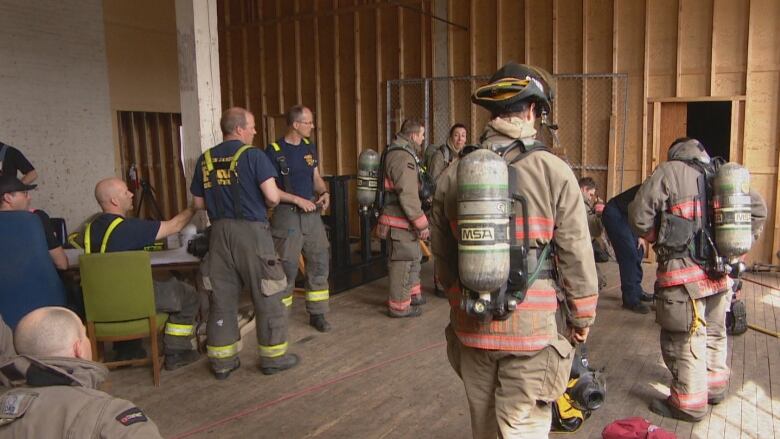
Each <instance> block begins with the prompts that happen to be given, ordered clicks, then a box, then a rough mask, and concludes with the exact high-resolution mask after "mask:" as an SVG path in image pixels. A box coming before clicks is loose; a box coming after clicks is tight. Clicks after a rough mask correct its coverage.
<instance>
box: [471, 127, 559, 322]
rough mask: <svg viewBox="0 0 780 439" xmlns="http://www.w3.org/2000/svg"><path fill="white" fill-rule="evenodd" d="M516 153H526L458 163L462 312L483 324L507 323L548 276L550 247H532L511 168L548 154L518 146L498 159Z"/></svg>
mask: <svg viewBox="0 0 780 439" xmlns="http://www.w3.org/2000/svg"><path fill="white" fill-rule="evenodd" d="M521 145H522V146H521ZM520 147H522V148H525V150H524V151H523V152H522V153H520V154H519V155H518V156H517V157H516V158H514V159H513V160H512V161H511V162H510V163H507V162H506V161H505V159H504V158H503V157H502V156H499V155H498V154H497V153H495V152H493V151H491V150H489V149H479V150H476V151H474V152H472V153H470V154H467V155H465V156H464V157H463V158H462V159H461V160H460V161H459V163H458V180H457V185H458V271H459V276H460V282H461V286H462V287H463V298H462V300H461V307H462V308H463V309H464V310H465V311H466V313H468V314H469V315H471V316H473V317H476V318H478V319H479V320H481V321H484V322H488V321H490V320H493V319H495V320H505V319H507V318H509V315H510V313H511V312H513V311H514V310H515V309H516V308H517V306H518V305H519V304H520V303H522V302H523V300H524V299H525V295H526V292H527V291H528V288H529V286H530V285H532V284H533V283H534V281H535V280H536V279H541V278H550V277H552V276H553V269H552V268H551V267H552V265H551V260H552V257H551V256H552V251H553V244H552V243H548V244H546V245H545V246H544V247H542V248H541V249H536V248H532V247H531V243H530V225H529V222H528V202H527V200H526V198H525V197H524V196H522V195H520V194H518V193H517V188H515V187H514V184H515V182H516V181H517V178H514V172H515V170H514V168H513V167H512V166H511V165H512V164H513V163H516V162H517V161H519V160H521V159H523V158H524V157H526V156H527V155H528V154H531V153H533V152H536V151H543V150H547V148H546V147H545V146H544V145H542V144H541V143H538V142H537V143H534V144H533V145H530V146H525V145H523V144H522V142H520V141H517V142H515V143H514V144H512V145H510V146H509V147H507V148H506V149H504V151H503V156H504V157H505V156H506V154H507V153H509V152H510V151H512V150H514V149H515V148H520ZM510 194H511V195H510ZM517 211H520V215H521V217H520V218H518V217H517V215H516V212H517ZM518 219H519V221H518ZM518 227H519V229H518Z"/></svg>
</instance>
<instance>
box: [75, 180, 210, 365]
mask: <svg viewBox="0 0 780 439" xmlns="http://www.w3.org/2000/svg"><path fill="white" fill-rule="evenodd" d="M95 199H96V200H97V202H98V204H99V205H100V209H101V210H102V213H101V214H100V215H98V216H97V217H96V218H95V219H94V220H92V221H91V222H90V223H88V224H87V226H86V228H85V230H84V238H83V239H84V252H85V253H87V254H89V253H106V252H121V251H130V250H142V249H143V248H144V247H146V246H150V245H153V244H154V241H155V240H158V239H163V238H165V237H167V236H170V235H173V234H175V233H178V232H180V231H181V229H182V228H184V226H186V225H187V224H188V223H189V222H190V220H191V219H192V215H193V214H194V210H193V209H192V208H189V207H188V208H186V209H184V210H182V211H181V212H179V213H178V214H177V215H176V216H174V217H173V218H171V219H169V220H167V221H157V220H145V219H139V218H131V217H126V216H125V215H126V214H127V212H129V211H131V210H132V208H133V193H132V192H130V191H129V190H128V188H127V184H126V183H125V182H124V181H122V180H121V179H119V178H116V177H111V178H105V179H103V180H100V181H99V182H98V183H97V185H95ZM154 303H155V307H156V308H157V312H165V313H168V321H167V322H166V323H165V336H164V338H163V342H164V344H165V368H166V369H167V370H174V369H177V368H179V367H182V366H186V365H188V364H190V363H192V362H194V361H196V360H197V359H198V357H199V355H198V352H197V351H196V350H195V349H194V348H193V345H192V339H193V338H194V336H195V326H194V325H195V317H196V316H197V314H198V309H199V308H200V300H199V298H198V293H197V292H196V291H195V288H194V287H193V286H191V285H189V284H188V283H186V282H182V281H180V280H178V279H176V278H175V277H171V278H169V279H167V280H165V281H160V280H155V281H154ZM114 350H115V351H116V359H117V360H128V359H133V358H144V357H146V352H145V351H144V349H143V347H142V346H141V340H130V341H120V342H115V343H114Z"/></svg>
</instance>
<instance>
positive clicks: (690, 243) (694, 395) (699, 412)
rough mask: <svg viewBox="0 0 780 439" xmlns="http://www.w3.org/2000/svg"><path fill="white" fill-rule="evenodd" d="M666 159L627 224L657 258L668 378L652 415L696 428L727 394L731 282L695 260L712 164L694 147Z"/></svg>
mask: <svg viewBox="0 0 780 439" xmlns="http://www.w3.org/2000/svg"><path fill="white" fill-rule="evenodd" d="M668 157H669V161H667V162H665V163H662V164H660V165H659V166H658V167H657V168H656V169H655V171H654V172H653V174H652V175H651V176H650V178H648V179H647V180H646V181H645V182H644V183H643V184H642V186H641V187H640V189H639V191H638V192H637V194H636V197H635V198H634V201H633V202H631V204H630V205H629V221H630V223H631V227H632V228H633V229H634V231H635V232H636V233H637V236H640V237H642V238H644V239H645V240H646V241H647V242H650V243H653V248H654V250H655V252H656V254H657V255H658V271H657V276H656V282H655V303H656V322H657V323H658V324H659V325H660V326H661V335H660V343H661V352H662V354H663V358H664V362H665V363H666V366H667V367H668V368H669V371H670V372H671V373H672V384H671V386H670V391H671V395H670V396H669V397H668V398H667V399H659V400H654V401H653V402H652V403H651V404H650V410H652V411H653V412H654V413H657V414H659V415H661V416H665V417H672V418H676V419H680V420H684V421H688V422H697V421H700V420H701V419H702V418H703V417H704V416H705V414H706V412H707V404H708V403H709V404H717V403H719V402H721V401H722V400H723V398H724V397H725V395H726V390H727V388H728V379H729V368H728V366H727V364H726V328H725V316H726V310H727V308H728V305H729V303H730V300H731V294H732V289H731V287H732V282H733V281H732V279H731V278H730V277H729V276H728V275H726V274H725V273H724V272H715V271H713V270H712V269H711V268H712V265H711V264H710V261H708V260H702V257H701V255H702V251H703V249H705V248H706V247H701V246H702V245H706V244H707V243H706V242H703V241H702V239H700V238H702V237H703V238H707V237H710V238H712V235H711V234H710V233H709V231H708V230H706V229H707V226H706V224H708V220H707V217H708V216H710V213H709V210H710V209H709V206H710V205H711V203H710V202H709V201H711V200H712V199H711V197H712V194H711V193H709V192H711V191H710V190H708V189H707V187H708V186H709V183H708V182H707V180H708V175H707V174H708V173H709V172H710V171H709V170H711V169H712V167H711V166H712V160H711V159H710V156H709V155H708V154H707V152H706V151H705V149H704V147H703V146H702V144H701V143H700V142H699V141H698V140H695V139H688V138H681V139H678V140H675V141H674V142H673V143H672V145H671V147H670V148H669V156H668ZM749 197H750V203H751V207H750V210H751V213H750V214H749V220H750V223H752V224H751V225H752V232H753V235H754V237H757V236H758V234H760V232H761V229H762V228H763V223H764V220H765V218H766V207H765V206H764V202H763V200H762V199H761V196H760V195H758V194H757V193H756V192H753V191H751V192H750V195H749ZM708 200H709V201H708ZM705 232H706V233H705Z"/></svg>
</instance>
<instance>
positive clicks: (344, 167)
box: [335, 0, 357, 174]
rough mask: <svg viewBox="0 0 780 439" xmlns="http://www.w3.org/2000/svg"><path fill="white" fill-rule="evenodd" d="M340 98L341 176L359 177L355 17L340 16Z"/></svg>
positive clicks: (339, 171)
mask: <svg viewBox="0 0 780 439" xmlns="http://www.w3.org/2000/svg"><path fill="white" fill-rule="evenodd" d="M351 1H352V0H349V3H351ZM338 20H339V21H338V30H337V35H338V58H337V59H336V60H335V61H336V62H337V63H338V68H339V69H338V77H337V78H336V80H337V81H338V86H339V89H338V94H337V96H336V98H337V99H339V106H338V107H337V116H340V117H339V124H338V126H337V127H336V129H337V134H338V142H337V144H338V145H339V146H340V148H339V149H338V150H337V151H338V152H339V154H338V157H339V166H338V167H337V170H338V173H339V174H356V173H357V155H355V154H354V151H355V150H356V148H357V132H356V123H355V122H356V118H355V115H356V114H357V108H356V107H357V106H356V101H355V57H354V54H355V51H356V49H357V47H356V44H355V35H354V32H353V29H354V26H355V17H354V15H353V14H342V15H339V16H338Z"/></svg>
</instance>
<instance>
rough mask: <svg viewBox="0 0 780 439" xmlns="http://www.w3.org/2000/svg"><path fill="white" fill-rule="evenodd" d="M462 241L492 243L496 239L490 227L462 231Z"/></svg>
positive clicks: (463, 229)
mask: <svg viewBox="0 0 780 439" xmlns="http://www.w3.org/2000/svg"><path fill="white" fill-rule="evenodd" d="M460 239H461V241H492V240H494V239H495V235H494V233H493V229H491V228H490V227H470V228H465V227H464V228H462V229H461V230H460Z"/></svg>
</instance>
